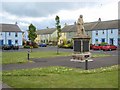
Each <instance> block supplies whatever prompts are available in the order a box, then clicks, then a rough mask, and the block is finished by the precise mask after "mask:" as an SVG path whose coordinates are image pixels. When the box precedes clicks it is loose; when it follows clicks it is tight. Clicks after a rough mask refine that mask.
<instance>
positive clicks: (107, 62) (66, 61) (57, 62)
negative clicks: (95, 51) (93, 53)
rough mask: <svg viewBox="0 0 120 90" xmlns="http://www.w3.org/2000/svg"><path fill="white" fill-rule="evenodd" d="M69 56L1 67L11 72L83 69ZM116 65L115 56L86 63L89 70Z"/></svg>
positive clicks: (38, 59)
mask: <svg viewBox="0 0 120 90" xmlns="http://www.w3.org/2000/svg"><path fill="white" fill-rule="evenodd" d="M70 59H71V57H70V56H64V57H54V58H37V59H35V58H32V59H31V60H33V61H34V63H30V62H28V63H24V64H8V65H2V70H13V69H26V68H37V67H46V66H65V67H73V68H81V69H85V63H84V62H82V63H80V62H72V61H70ZM116 64H118V57H117V56H109V57H103V58H93V62H89V63H88V68H89V69H94V68H100V67H106V66H112V65H116Z"/></svg>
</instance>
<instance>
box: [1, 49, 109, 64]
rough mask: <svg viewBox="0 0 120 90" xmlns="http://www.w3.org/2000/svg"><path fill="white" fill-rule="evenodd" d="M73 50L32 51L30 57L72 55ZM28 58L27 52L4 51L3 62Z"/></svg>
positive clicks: (96, 55) (8, 62)
mask: <svg viewBox="0 0 120 90" xmlns="http://www.w3.org/2000/svg"><path fill="white" fill-rule="evenodd" d="M70 55H72V53H71V52H60V53H59V54H56V52H54V51H45V52H31V53H30V58H49V57H57V56H70ZM105 56H110V55H107V54H93V55H92V57H94V58H96V57H105ZM25 62H28V60H27V52H2V64H11V63H25Z"/></svg>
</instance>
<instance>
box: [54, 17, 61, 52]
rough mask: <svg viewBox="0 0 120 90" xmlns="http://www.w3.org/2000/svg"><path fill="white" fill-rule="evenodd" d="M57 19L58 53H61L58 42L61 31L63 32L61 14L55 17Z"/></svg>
mask: <svg viewBox="0 0 120 90" xmlns="http://www.w3.org/2000/svg"><path fill="white" fill-rule="evenodd" d="M55 21H56V29H57V54H58V53H59V47H58V42H59V38H60V33H61V25H60V18H59V16H56V17H55Z"/></svg>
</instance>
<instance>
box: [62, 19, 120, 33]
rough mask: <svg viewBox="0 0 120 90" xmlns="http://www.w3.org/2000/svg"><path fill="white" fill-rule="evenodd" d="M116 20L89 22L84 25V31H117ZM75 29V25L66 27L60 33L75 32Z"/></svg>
mask: <svg viewBox="0 0 120 90" xmlns="http://www.w3.org/2000/svg"><path fill="white" fill-rule="evenodd" d="M118 24H119V26H120V23H118V20H110V21H97V22H89V23H84V27H85V30H86V31H88V30H105V29H117V28H118ZM76 31H77V28H76V26H75V25H68V26H65V27H63V29H62V32H76Z"/></svg>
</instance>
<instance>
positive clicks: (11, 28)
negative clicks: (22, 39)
mask: <svg viewBox="0 0 120 90" xmlns="http://www.w3.org/2000/svg"><path fill="white" fill-rule="evenodd" d="M0 32H22V31H21V30H20V28H19V27H18V25H16V24H0Z"/></svg>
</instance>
